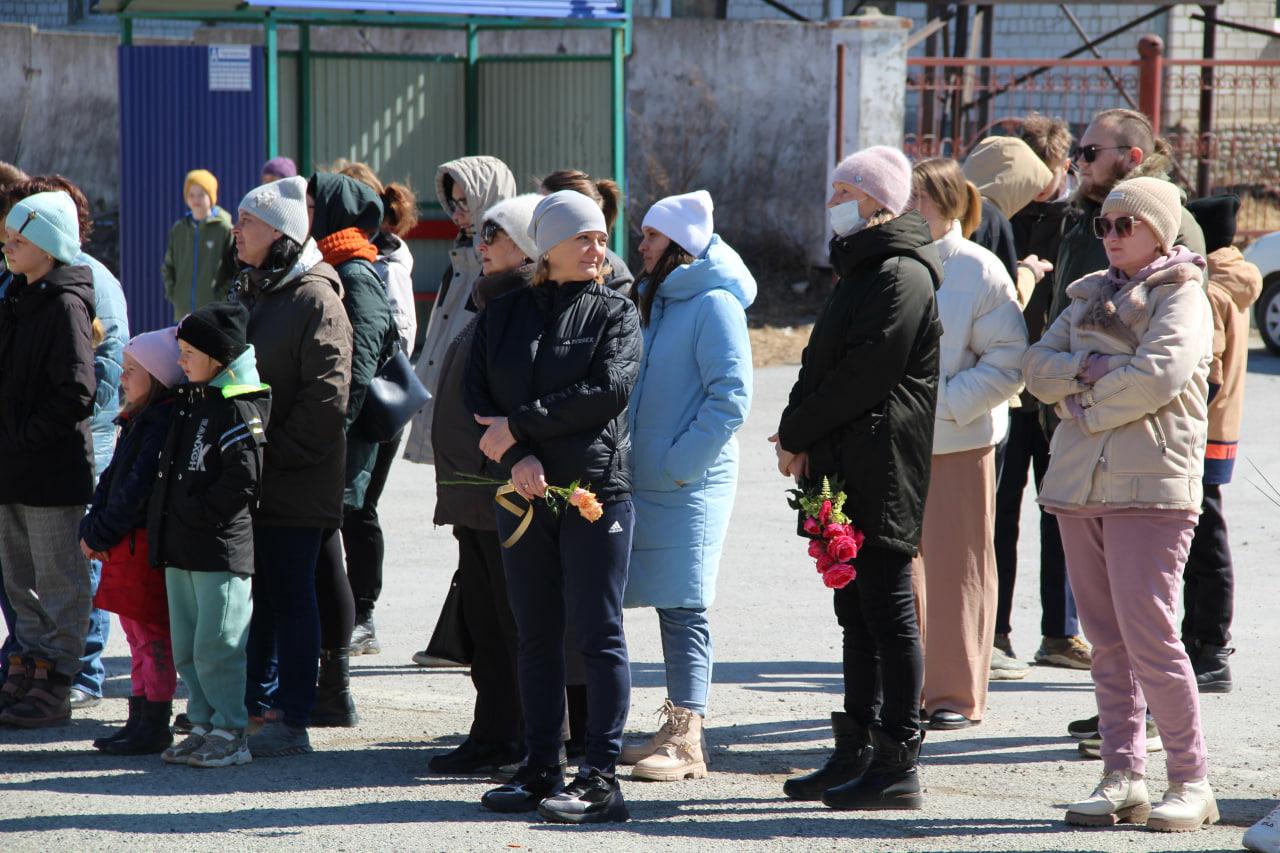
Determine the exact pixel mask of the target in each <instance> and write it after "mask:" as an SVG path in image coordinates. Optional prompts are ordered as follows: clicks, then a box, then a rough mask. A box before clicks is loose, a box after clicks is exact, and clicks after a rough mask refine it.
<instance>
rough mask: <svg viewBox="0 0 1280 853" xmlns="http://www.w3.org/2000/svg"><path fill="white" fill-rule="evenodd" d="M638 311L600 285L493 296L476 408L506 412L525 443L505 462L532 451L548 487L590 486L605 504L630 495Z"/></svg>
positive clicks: (474, 394)
mask: <svg viewBox="0 0 1280 853" xmlns="http://www.w3.org/2000/svg"><path fill="white" fill-rule="evenodd" d="M641 347H642V342H641V336H640V323H639V319H638V315H637V314H636V308H635V305H634V304H633V303H632V302H631V300H630V299H628V298H627V297H625V296H622V295H620V294H618V293H616V292H614V291H612V290H609V289H608V288H606V287H604V286H603V285H600V284H596V283H594V282H584V281H576V282H568V283H566V284H557V283H556V282H547V283H546V284H541V285H538V286H536V287H527V288H523V289H521V290H517V291H515V292H514V293H509V294H507V295H506V296H503V297H502V298H500V299H497V300H494V302H493V304H492V305H489V306H487V307H486V308H485V311H484V315H483V316H482V317H481V318H480V322H479V324H478V325H477V326H476V333H475V340H474V342H473V343H472V345H471V354H470V357H469V359H468V363H467V388H466V397H467V405H469V406H470V407H471V410H472V411H473V412H475V413H476V414H479V415H505V416H506V417H507V418H508V425H509V426H510V428H511V433H512V435H513V436H514V437H515V439H516V445H515V446H514V447H513V448H511V450H510V451H508V452H507V454H506V456H505V457H504V458H503V460H502V464H501V465H498V466H495V467H491V472H492V473H494V474H495V475H496V476H500V477H509V476H510V475H511V466H512V465H514V464H515V463H516V462H519V461H520V460H521V459H522V458H523V457H524V456H526V455H528V454H530V453H532V454H533V455H534V456H536V457H537V458H538V460H539V461H540V462H541V463H542V467H543V469H544V471H545V473H546V478H547V482H548V483H549V484H551V485H555V486H568V485H569V484H570V483H572V482H573V481H574V480H581V481H582V483H583V484H584V485H585V486H589V487H590V488H591V489H592V490H593V491H595V492H596V494H597V495H599V497H600V499H601V500H602V501H620V500H629V499H630V497H631V435H630V433H629V432H628V428H627V414H626V412H627V401H628V399H629V398H630V397H631V389H632V388H634V387H635V383H636V378H637V377H638V376H639V374H640V351H641Z"/></svg>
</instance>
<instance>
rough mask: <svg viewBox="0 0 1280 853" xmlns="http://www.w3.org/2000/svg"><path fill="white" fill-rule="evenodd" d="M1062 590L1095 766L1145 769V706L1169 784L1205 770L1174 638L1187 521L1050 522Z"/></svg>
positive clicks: (1195, 710) (1196, 700)
mask: <svg viewBox="0 0 1280 853" xmlns="http://www.w3.org/2000/svg"><path fill="white" fill-rule="evenodd" d="M1058 526H1059V527H1060V528H1061V530H1062V546H1063V550H1064V551H1065V552H1066V556H1067V573H1068V575H1069V576H1070V578H1071V591H1072V592H1073V593H1075V597H1076V607H1077V609H1078V610H1079V612H1080V622H1081V624H1083V625H1084V631H1085V635H1086V636H1087V637H1088V638H1089V641H1090V642H1091V643H1093V684H1094V691H1095V694H1096V695H1097V699H1098V718H1099V719H1098V732H1099V734H1100V735H1101V736H1102V763H1103V767H1104V768H1105V769H1106V770H1108V771H1111V770H1130V771H1133V772H1135V773H1145V772H1146V765H1147V739H1146V720H1145V717H1146V711H1147V707H1148V705H1149V706H1150V708H1151V715H1152V716H1153V717H1154V718H1155V721H1156V728H1158V729H1159V730H1160V737H1161V739H1162V740H1163V741H1164V748H1165V750H1166V752H1167V753H1168V770H1169V781H1171V782H1191V781H1194V780H1197V779H1203V778H1204V777H1205V776H1207V775H1208V772H1209V761H1208V755H1207V751H1206V749H1205V743H1204V733H1203V731H1202V730H1201V727H1200V694H1199V692H1198V691H1197V690H1196V679H1195V674H1194V673H1193V672H1192V670H1191V660H1190V659H1189V658H1188V657H1187V653H1186V650H1185V649H1184V648H1183V646H1182V641H1181V640H1180V639H1179V638H1178V623H1177V611H1178V595H1179V593H1180V592H1181V590H1182V570H1183V567H1184V566H1185V565H1186V562H1187V553H1188V551H1189V550H1190V548H1191V536H1192V533H1193V532H1194V531H1195V522H1194V521H1190V520H1188V519H1186V518H1179V517H1177V516H1173V515H1165V516H1161V515H1104V516H1101V517H1098V518H1074V517H1071V516H1068V515H1059V516H1058Z"/></svg>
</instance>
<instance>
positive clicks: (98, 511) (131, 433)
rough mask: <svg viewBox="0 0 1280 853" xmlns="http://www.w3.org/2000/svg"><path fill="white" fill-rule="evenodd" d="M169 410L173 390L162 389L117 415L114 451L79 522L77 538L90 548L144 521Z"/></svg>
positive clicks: (111, 542) (112, 542) (102, 547)
mask: <svg viewBox="0 0 1280 853" xmlns="http://www.w3.org/2000/svg"><path fill="white" fill-rule="evenodd" d="M173 412H174V400H173V395H172V394H171V393H166V394H165V395H164V396H163V397H161V398H159V399H156V400H153V401H152V402H151V403H149V404H148V405H147V407H146V408H145V409H143V410H142V411H141V412H139V413H138V414H137V415H135V416H133V417H130V416H129V415H127V414H122V415H120V417H118V418H116V423H117V424H119V425H120V436H119V438H118V439H117V440H116V449H115V454H114V455H113V456H112V457H111V464H110V465H108V466H107V470H105V471H103V472H102V476H101V477H99V478H98V487H97V488H96V489H95V490H94V492H93V502H92V504H91V505H90V506H89V513H88V514H87V515H86V516H85V517H84V518H83V519H82V520H81V521H80V538H81V539H83V540H84V541H85V543H86V544H87V545H88V546H89V547H90V548H92V549H93V550H95V551H106V550H108V549H110V548H113V547H114V546H116V545H118V544H119V543H120V542H121V541H122V540H123V539H124V538H125V537H126V536H128V535H129V533H130V531H133V530H136V529H138V528H139V527H146V526H147V507H148V505H149V504H150V502H151V492H152V488H153V487H154V486H155V482H156V473H157V472H158V471H159V470H160V453H161V451H162V450H163V449H164V445H165V439H167V438H168V437H169V423H170V421H171V420H172V418H173Z"/></svg>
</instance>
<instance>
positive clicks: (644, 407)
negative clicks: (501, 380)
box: [624, 236, 756, 609]
mask: <svg viewBox="0 0 1280 853" xmlns="http://www.w3.org/2000/svg"><path fill="white" fill-rule="evenodd" d="M645 285H647V282H646V283H645ZM642 286H643V285H642ZM755 298H756V282H755V279H754V278H753V277H752V275H751V273H750V272H749V271H748V270H747V268H746V265H744V264H743V263H742V259H741V258H739V257H738V253H737V252H735V251H734V250H733V249H731V248H729V246H728V245H727V244H725V243H724V242H722V241H721V240H720V238H719V237H718V236H716V237H713V238H712V240H711V245H710V246H708V247H707V250H706V251H705V252H703V253H702V257H700V258H698V259H697V260H696V261H694V262H693V263H692V264H689V265H687V266H682V267H680V268H678V269H676V270H675V271H674V272H672V273H671V274H670V275H669V276H667V279H666V281H664V282H662V284H661V287H660V289H659V291H658V296H657V298H656V299H655V300H654V302H653V310H652V312H651V314H650V317H649V325H648V326H647V327H646V328H645V330H644V360H643V362H642V363H641V368H640V379H639V381H638V382H637V383H636V387H635V390H634V391H633V392H632V394H631V402H630V405H629V406H628V413H629V417H630V419H631V441H632V444H633V447H634V453H633V456H632V467H633V479H634V489H633V495H634V501H635V509H636V526H635V539H634V545H633V547H632V551H631V569H630V577H629V579H628V581H627V591H626V598H625V602H624V603H625V605H626V606H627V607H659V608H673V607H687V608H695V609H702V608H706V607H710V606H711V602H712V600H713V599H714V598H715V585H716V574H717V572H718V571H719V568H720V549H721V546H722V545H723V543H724V537H725V533H726V532H727V530H728V527H729V516H730V515H731V514H732V512H733V499H734V493H735V492H736V491H737V487H738V443H737V440H736V439H735V438H734V433H736V432H737V431H738V428H739V427H741V426H742V423H743V421H744V420H746V417H747V411H748V410H749V409H750V407H751V382H752V372H751V342H750V340H749V339H748V337H747V318H746V308H748V307H749V306H750V305H751V303H752V302H753V301H755ZM681 484H683V485H681Z"/></svg>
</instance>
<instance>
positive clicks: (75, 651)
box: [0, 504, 93, 676]
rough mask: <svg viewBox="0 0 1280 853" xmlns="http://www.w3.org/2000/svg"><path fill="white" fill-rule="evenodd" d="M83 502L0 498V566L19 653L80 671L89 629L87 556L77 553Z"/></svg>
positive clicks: (60, 669)
mask: <svg viewBox="0 0 1280 853" xmlns="http://www.w3.org/2000/svg"><path fill="white" fill-rule="evenodd" d="M82 518H84V507H83V506H55V507H47V506H27V505H25V504H0V566H3V567H4V568H3V572H4V588H5V592H7V593H8V594H9V601H10V602H11V603H12V604H13V610H14V633H15V634H17V637H18V645H19V647H21V649H22V651H23V653H24V654H27V655H31V656H33V657H40V658H44V659H46V660H49V661H52V662H53V663H54V664H55V666H56V667H57V672H59V673H62V674H65V675H67V676H74V675H75V674H76V673H77V672H79V671H80V656H81V655H82V654H84V639H85V635H86V634H87V633H88V631H89V611H90V610H91V609H92V603H93V600H92V596H91V595H90V594H89V561H88V560H86V559H85V556H84V554H82V553H80V544H79V543H80V519H82Z"/></svg>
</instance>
